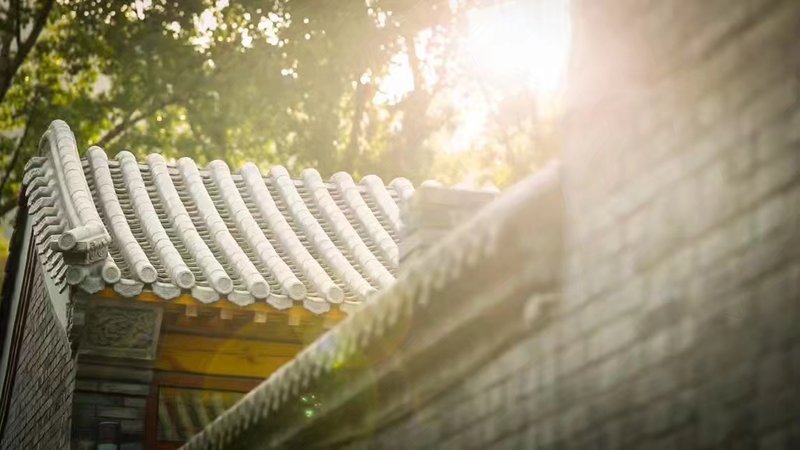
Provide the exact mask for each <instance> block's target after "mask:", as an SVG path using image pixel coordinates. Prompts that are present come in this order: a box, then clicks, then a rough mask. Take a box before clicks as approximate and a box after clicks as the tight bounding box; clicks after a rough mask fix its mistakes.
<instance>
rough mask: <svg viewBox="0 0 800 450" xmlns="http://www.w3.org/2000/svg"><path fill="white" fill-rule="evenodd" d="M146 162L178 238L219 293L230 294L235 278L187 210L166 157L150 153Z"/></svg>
mask: <svg viewBox="0 0 800 450" xmlns="http://www.w3.org/2000/svg"><path fill="white" fill-rule="evenodd" d="M147 165H148V166H149V167H150V172H151V173H152V175H153V182H154V183H155V185H156V190H157V191H158V194H159V196H160V198H161V200H162V201H163V202H164V209H165V210H166V212H167V215H168V217H169V221H170V222H171V223H172V226H173V227H175V230H176V232H177V234H178V236H179V238H180V239H181V240H182V241H183V243H184V245H185V246H186V249H187V250H188V251H189V253H190V254H191V255H192V257H194V259H195V261H196V262H197V265H198V266H200V269H201V270H202V271H203V273H204V275H205V277H206V278H207V279H208V281H209V283H210V284H211V286H212V287H213V288H214V290H215V291H217V292H219V293H220V294H224V295H227V294H229V293H230V292H232V291H233V280H231V278H230V277H229V276H228V274H227V273H226V272H225V269H224V268H223V267H222V265H221V264H220V263H219V261H217V259H216V258H215V257H214V254H213V253H212V252H211V250H210V249H209V248H208V245H206V243H205V241H203V238H202V237H201V236H200V233H198V232H197V229H196V228H195V227H194V224H193V223H192V219H191V217H190V216H189V213H188V212H187V211H186V207H185V206H184V205H183V202H182V201H181V199H180V196H179V195H178V191H177V190H176V189H175V184H174V183H173V182H172V178H171V177H170V175H169V172H168V169H167V165H166V162H165V161H164V158H163V157H162V156H161V155H158V154H155V153H153V154H150V155H148V156H147ZM195 189H196V188H195Z"/></svg>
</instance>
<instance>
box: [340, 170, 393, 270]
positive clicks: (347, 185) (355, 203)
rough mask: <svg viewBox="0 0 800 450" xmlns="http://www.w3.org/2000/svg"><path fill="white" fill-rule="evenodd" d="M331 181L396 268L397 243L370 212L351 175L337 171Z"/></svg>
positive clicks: (385, 256)
mask: <svg viewBox="0 0 800 450" xmlns="http://www.w3.org/2000/svg"><path fill="white" fill-rule="evenodd" d="M332 179H333V182H334V183H335V184H336V187H337V188H338V189H339V192H340V193H341V194H342V197H343V198H344V201H345V203H346V204H347V206H348V207H349V208H350V210H351V211H353V214H354V215H355V216H356V219H358V221H359V223H361V226H362V227H364V229H366V230H367V234H368V235H369V236H370V238H371V239H372V241H373V242H374V243H375V245H376V246H377V247H378V250H379V251H380V253H381V255H383V257H384V258H386V260H387V261H389V264H391V266H392V268H397V266H398V265H399V256H398V255H399V253H400V252H399V250H398V249H397V243H395V242H394V239H392V237H391V236H390V235H389V233H388V232H387V231H386V230H385V229H384V228H383V225H381V223H380V221H378V218H377V217H375V214H374V213H373V212H372V210H371V209H370V207H369V206H368V205H367V202H365V201H364V198H363V197H362V196H361V192H359V189H358V186H357V185H356V184H355V182H354V181H353V177H351V176H350V174H348V173H347V172H337V173H335V174H333V177H332Z"/></svg>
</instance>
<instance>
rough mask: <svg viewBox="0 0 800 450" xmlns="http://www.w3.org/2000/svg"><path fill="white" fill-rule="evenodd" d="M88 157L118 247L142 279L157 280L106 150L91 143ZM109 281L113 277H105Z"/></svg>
mask: <svg viewBox="0 0 800 450" xmlns="http://www.w3.org/2000/svg"><path fill="white" fill-rule="evenodd" d="M87 158H88V160H89V165H90V167H91V169H92V172H93V175H94V186H95V189H96V190H97V193H98V196H99V197H100V207H101V208H102V209H103V211H104V213H105V217H106V221H107V223H108V224H109V226H110V227H109V231H110V233H111V237H112V239H113V240H114V242H115V243H116V246H117V248H119V250H120V252H121V253H122V255H123V256H124V257H125V260H126V261H127V263H128V265H129V266H130V268H131V270H132V271H133V273H134V274H135V275H136V277H137V278H138V279H139V280H141V281H143V282H145V283H152V282H154V281H156V278H157V276H158V273H157V272H156V269H155V267H153V264H151V263H150V260H149V259H147V255H145V253H144V250H142V247H141V245H139V242H138V241H137V240H136V238H135V237H134V236H133V233H132V232H131V228H130V225H129V224H128V220H127V219H126V218H125V213H124V212H123V211H122V207H121V206H120V204H119V198H118V197H117V193H116V191H115V189H114V181H113V180H112V179H111V171H110V170H109V168H108V156H107V155H106V152H105V151H103V149H101V148H100V147H97V146H92V147H90V148H89V150H88V152H87ZM104 278H105V277H104ZM106 282H112V281H110V280H108V279H106Z"/></svg>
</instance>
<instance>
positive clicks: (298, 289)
mask: <svg viewBox="0 0 800 450" xmlns="http://www.w3.org/2000/svg"><path fill="white" fill-rule="evenodd" d="M208 169H209V171H210V172H211V178H212V179H213V180H214V182H215V183H216V184H217V186H218V187H219V189H220V191H221V193H222V199H223V201H224V202H225V206H226V207H227V208H228V211H229V212H230V215H231V217H232V218H233V220H234V221H235V222H236V225H237V227H238V228H239V230H240V231H241V232H242V233H243V234H244V236H245V239H246V240H247V242H248V243H249V245H250V246H251V248H252V249H253V251H254V252H255V253H256V255H257V256H258V257H259V260H260V261H261V263H262V264H264V267H266V268H267V269H268V270H269V271H270V272H271V273H272V274H273V276H274V277H275V279H276V280H277V281H278V283H280V285H281V287H282V288H283V290H284V291H285V292H287V293H288V295H289V297H291V298H292V299H293V300H301V299H303V298H305V296H306V287H305V286H304V285H303V283H302V282H301V281H300V280H299V279H298V278H297V277H296V276H295V275H294V273H293V272H292V269H291V268H289V266H288V265H286V263H285V262H284V261H283V259H282V258H281V257H280V255H279V254H278V252H277V251H276V250H275V248H274V247H273V246H272V244H270V242H269V240H268V239H267V237H266V236H265V235H264V232H263V231H262V230H261V227H259V226H258V224H257V223H256V221H255V219H254V218H253V215H252V214H251V213H250V210H248V209H247V205H245V203H244V200H242V196H241V194H240V193H239V190H238V189H237V188H236V185H235V183H234V182H233V178H232V177H231V172H230V169H229V168H228V165H227V164H225V163H224V162H223V161H219V160H217V161H212V162H211V163H210V164H209V165H208Z"/></svg>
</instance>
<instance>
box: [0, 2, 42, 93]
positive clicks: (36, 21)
mask: <svg viewBox="0 0 800 450" xmlns="http://www.w3.org/2000/svg"><path fill="white" fill-rule="evenodd" d="M54 4H55V0H45V2H44V5H42V7H41V9H39V10H38V11H37V12H36V15H35V16H34V18H33V27H32V28H31V32H30V34H28V38H27V39H25V40H24V41H20V40H18V41H17V54H16V55H14V58H13V60H12V61H8V60H7V59H10V58H8V51H9V49H8V48H3V49H2V51H3V53H4V54H5V58H4V59H6V60H5V61H3V64H4V65H6V64H7V65H6V68H5V69H4V70H3V71H2V72H0V102H2V101H3V99H4V98H5V97H6V93H7V92H8V90H9V89H10V88H11V81H12V80H13V79H14V75H16V73H17V71H18V70H19V68H20V66H22V63H23V62H24V61H25V58H27V57H28V54H29V53H30V52H31V49H33V45H34V44H35V43H36V41H37V40H38V39H39V35H40V34H42V29H44V26H45V24H46V23H47V17H48V16H49V15H50V11H52V9H53V5H54ZM19 14H21V13H19V12H18V17H17V21H18V22H19V21H21V18H20V17H19ZM17 25H18V26H20V24H19V23H18V24H17ZM4 45H5V44H4ZM10 46H11V45H10V43H9V44H8V47H9V48H10Z"/></svg>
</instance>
